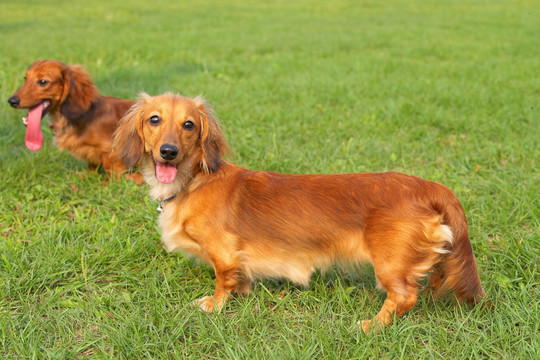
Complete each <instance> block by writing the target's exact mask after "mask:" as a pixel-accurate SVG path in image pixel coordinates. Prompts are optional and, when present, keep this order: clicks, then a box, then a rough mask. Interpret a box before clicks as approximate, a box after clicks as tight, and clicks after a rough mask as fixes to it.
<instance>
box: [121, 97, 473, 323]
mask: <svg viewBox="0 0 540 360" xmlns="http://www.w3.org/2000/svg"><path fill="white" fill-rule="evenodd" d="M227 149H228V148H227V144H226V142H225V140H224V136H223V134H222V132H221V130H220V129H219V125H218V123H217V121H216V120H215V118H214V117H213V115H212V113H211V110H210V109H209V108H208V106H207V105H206V103H205V102H204V100H202V99H201V98H196V99H189V98H183V97H179V96H176V95H172V94H165V95H161V96H157V97H149V96H147V95H143V96H142V97H141V99H140V100H139V102H138V103H137V104H136V105H134V107H132V108H131V110H130V111H129V112H128V114H127V115H126V117H125V118H124V119H123V120H122V121H121V125H120V126H119V128H118V130H117V132H116V134H115V144H114V146H113V150H114V151H116V152H118V154H119V156H120V157H122V158H124V159H126V161H127V166H131V165H133V164H135V163H137V162H139V161H141V164H142V170H143V175H144V177H145V180H146V181H147V182H148V183H149V185H150V187H151V195H152V196H153V197H154V198H156V199H161V200H162V203H163V212H162V214H161V215H160V219H159V224H160V228H161V230H162V239H163V242H164V243H165V245H166V247H167V249H168V250H169V251H173V250H181V251H184V252H186V253H188V254H191V255H194V256H196V257H198V258H200V259H202V260H204V261H205V262H207V263H208V264H210V265H212V266H213V268H214V270H215V273H216V288H215V292H214V294H213V296H212V297H204V298H202V299H200V300H199V301H198V303H199V305H200V307H201V308H202V309H203V310H206V311H211V310H213V309H214V308H215V307H221V306H222V305H223V304H224V302H225V301H226V300H227V299H228V297H229V295H230V294H231V293H239V294H244V293H247V292H249V291H250V290H251V283H252V282H253V281H254V280H255V279H258V278H262V277H273V278H287V279H290V280H292V281H293V282H295V283H299V284H303V285H306V284H307V283H308V281H309V278H310V275H311V274H312V272H313V271H314V270H315V269H317V268H320V269H325V268H328V267H329V266H330V265H332V264H333V263H335V262H341V263H347V264H353V265H355V264H358V263H360V262H370V263H371V264H373V266H374V269H375V274H376V277H377V283H378V285H379V287H381V288H382V289H384V290H386V292H387V299H386V301H385V303H384V305H383V307H382V309H381V311H380V312H379V313H378V314H377V316H376V320H377V323H379V324H380V325H381V326H384V325H386V324H388V323H390V322H391V320H392V316H393V314H396V315H397V316H400V315H402V314H403V313H404V312H406V311H408V310H409V309H410V308H411V307H412V306H414V304H415V303H416V300H417V293H418V289H419V284H418V281H419V280H421V279H422V278H423V277H425V276H426V275H428V274H430V279H429V282H428V285H429V287H431V288H433V289H434V290H435V291H436V292H437V293H442V292H444V291H446V290H453V291H454V292H455V293H456V295H457V297H458V298H459V299H460V300H466V301H468V302H471V303H477V302H479V301H480V300H481V298H483V297H484V291H483V289H482V286H481V284H480V279H479V277H478V273H477V268H476V261H475V258H474V255H473V253H472V249H471V244H470V241H469V237H468V232H467V222H466V218H465V214H464V211H463V209H462V207H461V205H460V203H459V201H458V199H457V198H456V196H455V195H454V194H453V193H452V192H451V191H450V190H449V189H448V188H447V187H445V186H443V185H441V184H438V183H435V182H431V181H427V180H424V179H421V178H418V177H413V176H408V175H404V174H399V173H392V172H389V173H363V174H336V175H287V174H278V173H274V172H266V171H251V170H246V169H243V168H241V167H239V166H236V165H234V164H232V163H229V162H225V161H224V160H223V159H222V157H223V155H224V153H225V152H226V151H227ZM171 151H172V152H171ZM370 324H371V322H370V321H364V322H362V327H363V329H364V331H367V330H368V329H369V328H370V326H371V325H370Z"/></svg>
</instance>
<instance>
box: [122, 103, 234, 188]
mask: <svg viewBox="0 0 540 360" xmlns="http://www.w3.org/2000/svg"><path fill="white" fill-rule="evenodd" d="M227 151H228V146H227V143H226V141H225V137H224V135H223V133H222V131H221V129H220V127H219V124H218V122H217V120H216V118H215V117H214V115H213V113H212V109H211V108H210V107H209V105H208V104H207V103H206V101H205V100H204V99H203V98H202V97H200V96H199V97H196V98H194V99H191V98H186V97H182V96H179V95H174V94H172V93H166V94H163V95H159V96H155V97H151V96H149V95H147V94H141V95H140V96H139V100H138V101H137V102H136V103H135V105H133V106H132V107H131V108H130V109H129V111H128V112H127V113H126V115H125V116H124V117H123V118H122V120H120V124H119V125H118V128H117V130H116V132H115V134H114V144H113V153H114V154H115V156H116V157H118V158H120V159H122V160H123V161H124V163H125V164H126V166H127V167H133V166H134V165H136V164H137V163H139V162H140V161H141V160H142V170H143V174H144V176H145V180H146V181H147V182H148V183H149V184H150V185H151V186H161V187H163V186H166V187H167V186H169V185H170V186H171V187H172V188H174V189H177V188H178V187H179V186H182V185H183V184H184V181H185V179H186V178H187V177H189V176H193V175H195V174H196V173H198V172H200V171H202V172H204V173H207V174H208V173H212V172H217V171H218V169H219V167H220V165H221V164H222V163H223V155H224V154H225V153H226V152H227Z"/></svg>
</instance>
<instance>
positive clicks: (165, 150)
mask: <svg viewBox="0 0 540 360" xmlns="http://www.w3.org/2000/svg"><path fill="white" fill-rule="evenodd" d="M159 153H160V154H161V157H162V158H163V159H164V160H173V159H174V158H175V157H176V156H177V155H178V147H176V146H174V145H171V144H163V145H161V147H160V148H159Z"/></svg>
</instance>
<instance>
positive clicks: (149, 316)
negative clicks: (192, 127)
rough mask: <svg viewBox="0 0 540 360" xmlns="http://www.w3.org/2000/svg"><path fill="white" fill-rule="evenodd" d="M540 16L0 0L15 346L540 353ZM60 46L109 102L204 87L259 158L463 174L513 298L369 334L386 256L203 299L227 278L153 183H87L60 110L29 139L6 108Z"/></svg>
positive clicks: (3, 261) (445, 304) (419, 315)
mask: <svg viewBox="0 0 540 360" xmlns="http://www.w3.org/2000/svg"><path fill="white" fill-rule="evenodd" d="M539 19H540V3H538V1H533V0H523V1H512V2H509V1H465V0H449V1H444V2H441V1H421V0H411V1H399V0H389V1H371V0H362V1H353V0H350V1H345V0H335V1H309V0H298V1H281V0H277V1H240V0H231V1H217V0H203V1H197V2H180V1H176V2H173V1H162V0H157V1H151V2H149V1H142V0H133V1H129V2H125V1H111V0H108V1H104V0H96V1H91V2H83V1H63V0H62V1H52V0H44V1H39V2H38V1H30V0H18V1H11V2H8V1H1V2H0V49H2V54H1V55H0V100H1V101H0V357H2V358H6V359H31V358H33V359H45V358H47V359H48V358H54V359H86V358H97V359H101V358H104V359H106V358H118V359H142V358H152V359H181V358H193V359H225V358H229V359H241V358H242V359H274V358H275V359H315V358H320V359H323V358H324V359H353V358H355V359H358V358H359V359H363V358H370V359H390V358H405V359H410V358H425V359H453V358H456V359H487V358H495V359H507V358H514V359H539V358H540V340H539V338H540V336H539V334H540V329H539V328H540V309H539V308H540V294H539V291H540V288H539V285H540V270H539V266H538V263H539V261H540V259H539V253H540V235H539V230H540V221H539V217H540V204H539V198H540V195H539V194H540V175H539V174H540V172H539V170H538V169H539V168H540V164H539V163H538V162H539V159H540V143H539V139H540V46H539V36H538V35H539V34H540V21H539ZM43 58H51V59H58V60H61V61H64V62H66V63H80V64H83V65H84V66H85V67H86V69H87V70H88V71H89V72H90V73H91V75H92V77H93V78H94V80H95V82H96V84H97V85H98V87H99V88H100V90H101V92H102V93H103V94H106V95H113V96H117V97H126V98H135V97H136V94H137V93H138V92H140V91H143V90H144V91H146V92H148V93H150V94H152V95H157V94H159V93H162V92H164V91H168V90H171V91H174V92H179V93H181V94H183V95H187V96H195V95H198V94H203V95H204V96H205V97H206V98H207V100H208V101H209V102H210V103H211V104H212V105H213V106H214V108H215V110H216V113H217V115H218V118H219V119H220V120H221V123H222V125H223V128H224V131H225V133H226V135H227V138H228V141H229V144H230V146H231V148H232V150H233V153H234V157H232V158H231V160H233V161H234V162H235V163H237V164H240V165H243V166H245V167H248V168H252V169H265V170H273V171H279V172H291V173H347V172H362V171H387V170H394V171H401V172H405V173H409V174H413V175H418V176H422V177H424V178H427V179H431V180H435V181H439V182H442V183H444V184H446V185H447V186H449V187H450V188H451V189H453V190H454V191H455V192H456V194H457V195H458V197H459V198H460V199H461V201H462V203H463V206H464V208H465V210H466V212H467V215H468V220H469V225H470V235H471V241H472V245H473V248H474V251H475V254H476V257H477V260H478V266H479V272H480V277H481V279H482V282H483V285H484V288H485V290H486V292H487V294H488V296H489V298H490V299H491V300H492V302H493V303H494V305H495V307H496V310H495V311H494V312H493V313H490V312H488V311H485V310H483V309H480V308H471V307H468V306H461V307H455V306H454V305H453V303H452V299H451V298H446V299H443V300H442V301H437V302H432V301H431V300H429V298H428V296H426V295H423V296H421V297H420V299H419V302H418V304H417V305H416V306H415V307H414V308H413V309H412V310H411V311H410V312H409V313H408V314H407V315H406V316H404V317H403V318H401V319H399V320H398V321H397V322H396V323H394V324H393V325H391V326H390V327H388V328H387V329H386V330H385V331H384V332H382V333H379V334H372V335H371V336H366V335H364V334H363V333H362V332H361V331H358V330H357V329H355V328H354V325H355V324H356V322H357V321H358V320H363V319H369V318H371V317H372V316H374V315H375V314H376V313H377V312H378V310H379V309H380V307H381V306H382V303H383V301H384V297H385V296H384V294H383V293H381V292H379V291H377V290H376V289H375V280H374V277H373V271H372V269H371V268H370V267H365V268H360V269H358V270H356V271H355V272H353V273H344V272H343V271H341V270H339V269H337V268H336V269H332V270H330V271H328V272H326V273H316V274H315V275H314V276H313V278H312V281H311V283H310V285H309V287H308V288H306V289H304V288H299V287H296V286H294V285H293V284H291V283H289V282H284V281H277V280H264V281H261V282H258V283H257V284H256V285H255V287H254V291H253V293H252V294H251V295H249V296H246V297H243V298H238V299H234V300H233V301H231V302H229V304H228V305H227V306H226V307H225V309H223V311H221V312H220V313H216V314H206V313H202V312H200V311H198V310H197V309H194V308H192V307H191V306H190V303H191V301H192V300H194V299H197V298H199V297H201V296H204V295H209V294H211V293H212V291H213V285H214V275H213V271H212V270H211V269H210V268H209V267H208V266H206V265H203V264H200V263H198V262H196V261H194V260H191V259H187V258H186V257H184V256H183V255H181V254H168V253H166V251H165V250H164V249H163V247H162V246H161V244H160V234H159V231H158V229H157V224H156V219H157V216H158V213H157V212H156V210H155V208H156V207H157V204H156V203H154V202H153V201H151V200H150V199H149V197H148V195H147V192H148V187H147V186H146V185H143V186H141V187H138V186H136V185H135V184H134V183H132V182H128V181H118V182H113V183H110V184H109V185H105V186H102V185H101V181H102V179H103V176H102V175H101V174H95V173H92V174H90V175H88V176H86V177H84V178H83V177H81V176H80V174H81V173H84V172H85V164H84V163H83V162H81V161H78V160H76V159H74V158H73V157H71V156H70V155H68V154H67V153H66V152H59V151H58V150H57V149H56V148H55V147H54V146H53V144H52V136H51V132H50V131H49V129H48V128H47V124H46V121H44V122H43V130H44V134H45V141H44V147H43V148H42V149H41V150H40V151H39V152H31V151H29V150H28V149H26V147H25V146H24V127H23V126H22V124H21V117H22V116H23V115H24V116H25V115H26V113H25V112H24V111H16V110H13V109H11V108H10V107H9V106H8V104H7V101H6V100H7V98H8V97H9V95H10V94H11V93H13V92H14V91H15V89H17V88H18V87H19V86H20V85H22V82H23V76H24V73H25V71H26V69H27V67H28V66H29V65H30V64H31V63H32V62H33V61H34V60H36V59H43ZM344 191H346V190H344ZM209 206H211V204H209Z"/></svg>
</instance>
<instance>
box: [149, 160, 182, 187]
mask: <svg viewBox="0 0 540 360" xmlns="http://www.w3.org/2000/svg"><path fill="white" fill-rule="evenodd" d="M154 164H155V165H156V177H157V179H158V180H159V182H161V183H163V184H170V183H172V182H173V181H174V179H175V178H176V173H177V171H178V169H177V168H176V165H173V164H169V163H162V162H157V161H155V160H154Z"/></svg>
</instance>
